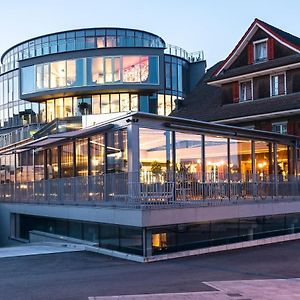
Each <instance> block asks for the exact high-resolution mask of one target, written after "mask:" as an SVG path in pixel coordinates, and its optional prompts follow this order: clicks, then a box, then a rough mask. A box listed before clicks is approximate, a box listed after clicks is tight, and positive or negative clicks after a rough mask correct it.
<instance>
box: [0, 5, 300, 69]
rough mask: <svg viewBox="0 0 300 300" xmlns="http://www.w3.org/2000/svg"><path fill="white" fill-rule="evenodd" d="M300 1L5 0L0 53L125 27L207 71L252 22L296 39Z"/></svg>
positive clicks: (227, 52) (2, 9) (298, 34)
mask: <svg viewBox="0 0 300 300" xmlns="http://www.w3.org/2000/svg"><path fill="white" fill-rule="evenodd" d="M299 11H300V1H299V0H285V1H280V0H273V1H271V0H252V1H250V2H249V3H247V2H246V1H241V0H240V1H238V0H215V1H213V0H211V1H202V0H185V1H179V0H173V1H171V0H147V1H144V0H140V1H137V0H123V1H122V0H112V1H104V0H80V1H79V0H73V1H71V0H27V1H23V0H10V1H7V0H3V1H1V17H0V28H1V31H0V32H1V40H0V52H1V53H3V52H4V51H5V50H6V49H7V48H9V47H11V46H13V45H14V44H16V43H19V42H21V41H23V40H26V39H29V38H32V37H35V36H39V35H43V34H48V33H52V32H57V31H63V30H69V29H75V28H87V27H105V26H108V27H128V28H136V29H143V30H146V31H150V32H153V33H155V34H157V35H159V36H161V37H162V38H163V39H164V40H165V41H166V43H169V44H174V45H177V46H180V47H182V48H184V49H185V50H187V51H188V52H193V51H197V50H203V51H204V54H205V57H206V59H207V63H208V66H211V65H213V64H214V63H216V62H217V61H219V60H222V59H224V58H225V57H226V56H227V55H228V54H229V52H230V51H231V50H232V48H233V47H234V46H235V44H236V43H237V42H238V40H239V39H240V38H241V36H242V35H243V34H244V32H245V31H246V30H247V28H248V27H249V25H250V24H251V23H252V22H253V20H254V18H259V19H261V20H264V21H265V22H267V23H270V24H272V25H274V26H276V27H279V28H281V29H283V30H285V31H288V32H290V33H292V34H294V35H297V36H300V26H299Z"/></svg>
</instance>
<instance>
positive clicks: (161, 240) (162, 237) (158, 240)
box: [152, 233, 167, 249]
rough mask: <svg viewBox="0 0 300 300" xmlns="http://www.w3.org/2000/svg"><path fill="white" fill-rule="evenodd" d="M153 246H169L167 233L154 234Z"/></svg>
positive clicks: (160, 247)
mask: <svg viewBox="0 0 300 300" xmlns="http://www.w3.org/2000/svg"><path fill="white" fill-rule="evenodd" d="M152 247H153V248H159V249H162V248H166V247H167V234H166V233H155V234H152Z"/></svg>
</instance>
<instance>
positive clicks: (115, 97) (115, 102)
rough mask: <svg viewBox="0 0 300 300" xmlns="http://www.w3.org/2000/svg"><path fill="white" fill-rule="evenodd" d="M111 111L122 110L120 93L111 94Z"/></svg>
mask: <svg viewBox="0 0 300 300" xmlns="http://www.w3.org/2000/svg"><path fill="white" fill-rule="evenodd" d="M110 105H111V106H110V111H111V112H112V113H114V112H119V111H120V105H119V94H111V95H110Z"/></svg>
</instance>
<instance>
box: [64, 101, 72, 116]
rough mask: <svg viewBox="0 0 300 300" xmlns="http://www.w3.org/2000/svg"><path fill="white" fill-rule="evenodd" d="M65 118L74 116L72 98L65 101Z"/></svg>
mask: <svg viewBox="0 0 300 300" xmlns="http://www.w3.org/2000/svg"><path fill="white" fill-rule="evenodd" d="M64 116H65V117H71V116H73V107H72V97H67V98H65V99H64Z"/></svg>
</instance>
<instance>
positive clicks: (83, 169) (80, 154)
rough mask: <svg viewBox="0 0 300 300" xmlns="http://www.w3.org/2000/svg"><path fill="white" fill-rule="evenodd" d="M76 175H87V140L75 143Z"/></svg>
mask: <svg viewBox="0 0 300 300" xmlns="http://www.w3.org/2000/svg"><path fill="white" fill-rule="evenodd" d="M75 153H76V174H77V176H87V175H88V139H82V140H77V141H76V151H75Z"/></svg>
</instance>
